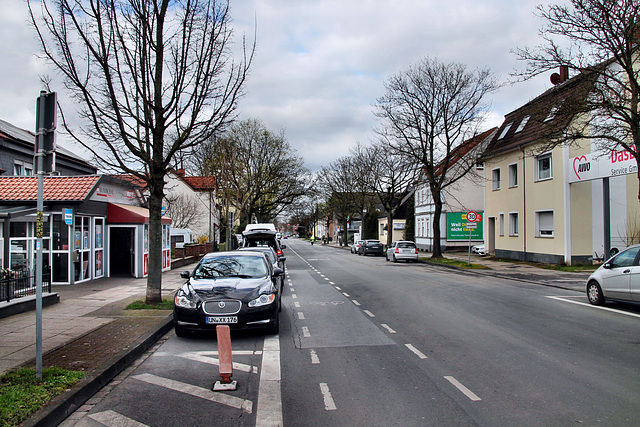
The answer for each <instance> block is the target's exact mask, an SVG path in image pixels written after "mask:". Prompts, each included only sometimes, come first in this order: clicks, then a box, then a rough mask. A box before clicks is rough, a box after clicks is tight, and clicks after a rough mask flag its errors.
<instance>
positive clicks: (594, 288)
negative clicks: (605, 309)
mask: <svg viewBox="0 0 640 427" xmlns="http://www.w3.org/2000/svg"><path fill="white" fill-rule="evenodd" d="M587 298H588V299H589V302H590V303H591V304H593V305H603V304H604V295H603V294H602V289H601V288H600V285H599V284H598V282H589V283H588V284H587Z"/></svg>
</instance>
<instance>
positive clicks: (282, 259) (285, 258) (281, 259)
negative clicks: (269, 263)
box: [278, 256, 287, 262]
mask: <svg viewBox="0 0 640 427" xmlns="http://www.w3.org/2000/svg"><path fill="white" fill-rule="evenodd" d="M286 260H287V257H286V256H281V257H280V258H278V261H282V262H285V261H286Z"/></svg>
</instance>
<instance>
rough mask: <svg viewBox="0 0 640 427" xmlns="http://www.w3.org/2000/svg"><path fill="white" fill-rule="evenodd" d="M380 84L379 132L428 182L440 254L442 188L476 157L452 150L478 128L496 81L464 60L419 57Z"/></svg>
mask: <svg viewBox="0 0 640 427" xmlns="http://www.w3.org/2000/svg"><path fill="white" fill-rule="evenodd" d="M385 88H386V94H385V95H384V96H382V97H381V98H379V99H378V100H377V103H376V105H375V107H376V116H377V117H378V118H379V119H380V121H381V124H382V126H381V128H379V129H378V133H379V134H380V135H381V136H382V137H383V138H384V139H385V140H387V141H389V143H390V147H391V148H392V149H393V150H395V152H396V153H398V154H400V155H401V156H403V157H405V159H406V160H407V161H409V162H414V163H416V164H417V166H418V167H420V169H421V171H422V173H423V174H424V176H425V178H426V180H427V182H428V184H429V189H430V191H431V196H432V198H433V202H434V213H433V241H434V244H433V255H432V256H433V257H434V258H439V257H442V250H441V246H440V235H441V232H440V216H441V213H442V205H443V200H442V194H443V191H444V190H445V189H446V188H447V187H448V186H449V185H452V184H454V183H455V182H457V181H458V180H459V179H461V178H462V177H463V176H464V175H465V174H466V173H467V172H468V171H469V170H471V169H472V168H473V167H474V165H475V160H476V159H475V157H474V156H466V155H465V156H460V154H461V152H460V151H458V154H456V150H455V149H456V147H458V146H459V145H461V144H462V143H463V141H464V140H465V139H467V138H469V137H471V136H473V135H475V134H477V133H478V129H479V126H480V124H481V122H482V118H483V113H484V112H485V111H486V109H487V105H486V100H485V99H486V95H487V94H489V93H490V92H493V91H495V90H496V89H497V84H496V81H495V79H494V78H493V76H492V74H491V72H490V71H489V70H488V69H478V70H474V71H467V67H466V66H465V65H463V64H459V63H450V64H443V63H441V62H439V61H438V60H435V59H430V58H424V59H422V60H421V61H419V62H418V63H417V64H416V65H413V66H410V67H409V68H407V69H406V70H405V71H402V72H401V73H399V74H398V75H396V76H393V77H391V78H389V79H388V80H387V81H386V82H385ZM464 154H467V153H464ZM454 165H456V167H455V168H454V167H452V166H454Z"/></svg>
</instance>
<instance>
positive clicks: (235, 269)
mask: <svg viewBox="0 0 640 427" xmlns="http://www.w3.org/2000/svg"><path fill="white" fill-rule="evenodd" d="M282 274H283V272H282V270H281V269H280V268H277V267H274V266H273V264H272V263H271V261H269V260H268V259H267V256H266V255H265V254H264V253H262V252H252V251H234V252H214V253H210V254H207V255H205V256H204V258H202V259H201V260H200V262H199V263H198V264H197V265H196V267H195V269H194V270H193V272H191V273H189V272H188V271H184V272H182V273H181V276H182V277H184V278H185V279H188V280H187V282H186V283H185V284H184V285H182V287H181V288H180V289H178V291H177V292H176V294H175V297H174V300H173V319H174V327H175V332H176V335H178V336H184V335H186V334H187V333H188V332H190V331H215V329H216V326H217V325H229V327H230V328H231V329H254V328H256V329H257V328H263V329H267V331H268V332H269V333H273V334H277V333H278V331H279V327H280V317H279V312H280V304H281V301H280V289H279V286H278V285H279V282H280V279H279V278H280V276H281V275H282Z"/></svg>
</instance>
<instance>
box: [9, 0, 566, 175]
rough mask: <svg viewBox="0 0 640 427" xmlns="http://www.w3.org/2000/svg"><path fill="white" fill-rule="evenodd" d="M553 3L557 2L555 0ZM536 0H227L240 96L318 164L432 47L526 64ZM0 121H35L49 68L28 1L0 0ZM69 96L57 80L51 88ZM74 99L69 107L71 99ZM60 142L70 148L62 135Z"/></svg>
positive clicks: (482, 61) (459, 58)
mask: <svg viewBox="0 0 640 427" xmlns="http://www.w3.org/2000/svg"><path fill="white" fill-rule="evenodd" d="M558 2H559V3H560V2H561V1H558ZM539 3H540V0H535V1H534V0H517V1H514V0H450V1H442V0H386V1H382V0H313V1H312V0H309V1H307V0H232V1H231V16H232V18H233V25H234V27H235V28H236V36H237V38H239V37H241V36H242V35H246V36H247V38H248V39H250V40H252V39H253V37H254V36H255V37H256V39H257V52H256V58H255V62H254V64H253V67H252V69H251V72H250V77H249V80H248V82H247V85H246V96H245V97H243V98H242V100H241V101H240V104H239V112H240V117H241V118H255V119H259V120H261V121H263V122H264V124H265V125H266V126H267V128H269V129H270V130H273V131H279V130H281V129H284V130H285V136H286V138H287V140H288V142H289V143H290V145H291V146H292V147H293V148H294V149H295V150H296V151H297V153H298V155H299V156H301V157H303V158H304V159H305V164H306V166H307V167H308V168H309V169H311V170H317V169H318V168H320V167H321V166H325V165H328V164H329V163H330V162H332V161H334V160H336V159H337V158H339V157H341V156H344V155H347V154H348V153H349V149H350V148H351V147H353V146H354V145H355V144H356V143H357V142H361V143H363V144H368V143H370V142H371V140H373V139H374V134H373V132H372V128H373V127H374V126H375V124H376V122H375V120H374V116H373V107H372V105H373V103H375V100H376V98H378V97H380V96H382V95H383V94H384V87H383V82H384V81H385V80H386V79H388V78H389V77H390V76H392V75H394V74H397V73H398V72H400V71H402V70H404V69H406V68H407V67H408V66H409V65H412V64H415V63H416V62H417V61H418V60H419V59H421V58H423V57H425V56H429V57H437V58H438V59H439V60H440V61H441V62H445V63H448V62H460V63H463V64H466V65H467V66H468V67H469V68H470V69H475V68H481V67H489V68H490V69H491V70H492V71H493V72H494V73H495V75H496V76H497V78H498V79H499V81H501V82H505V81H507V79H508V78H509V73H510V72H511V71H513V70H514V69H516V68H518V69H520V68H523V66H524V64H522V63H520V62H519V61H517V60H516V57H515V55H514V54H513V53H512V50H514V49H516V48H517V47H525V46H529V47H533V46H535V45H538V44H540V40H539V38H538V30H539V28H540V27H541V26H542V24H543V23H542V22H541V21H540V19H538V18H536V17H535V16H534V10H535V6H536V5H537V4H539ZM0 4H1V5H2V13H0V40H2V43H1V44H0V53H1V57H2V60H1V61H0V94H1V95H2V98H1V99H2V101H1V102H0V119H3V120H5V121H8V122H10V123H12V124H14V125H16V126H19V127H22V128H25V129H27V130H30V131H33V129H34V127H35V104H36V98H37V96H38V94H39V92H40V90H41V89H42V86H41V84H40V79H39V76H41V75H51V74H54V72H53V71H52V70H51V68H49V67H48V65H47V64H46V63H44V62H43V61H41V60H39V59H38V58H37V57H36V54H37V52H38V46H37V44H36V42H35V39H34V34H33V30H32V29H31V27H30V26H29V25H28V24H27V19H28V18H27V10H26V5H25V3H24V1H23V0H0ZM550 86H551V83H550V82H549V76H542V77H540V78H538V79H536V80H533V81H530V82H526V83H518V84H516V85H507V86H505V87H503V88H501V89H500V90H499V91H498V92H497V93H495V94H493V95H492V96H491V98H490V102H491V107H492V108H491V113H490V114H489V115H488V117H487V120H486V128H487V129H488V128H489V127H491V126H499V125H500V124H501V123H502V120H503V117H504V115H505V114H507V113H509V112H510V111H512V110H514V109H516V108H518V107H519V106H521V105H523V104H524V103H526V102H527V101H528V100H530V99H531V98H533V97H535V96H537V95H539V94H540V93H542V92H543V91H544V90H546V89H547V88H549V87H550ZM54 90H56V91H57V92H58V97H59V99H60V100H61V101H62V103H63V108H64V105H70V104H69V103H68V101H67V100H66V99H65V98H67V94H66V93H65V92H64V88H62V87H60V88H54ZM69 108H71V107H69ZM59 143H60V144H62V145H64V146H65V147H66V148H73V147H72V146H71V144H70V143H68V142H67V141H65V140H59Z"/></svg>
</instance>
